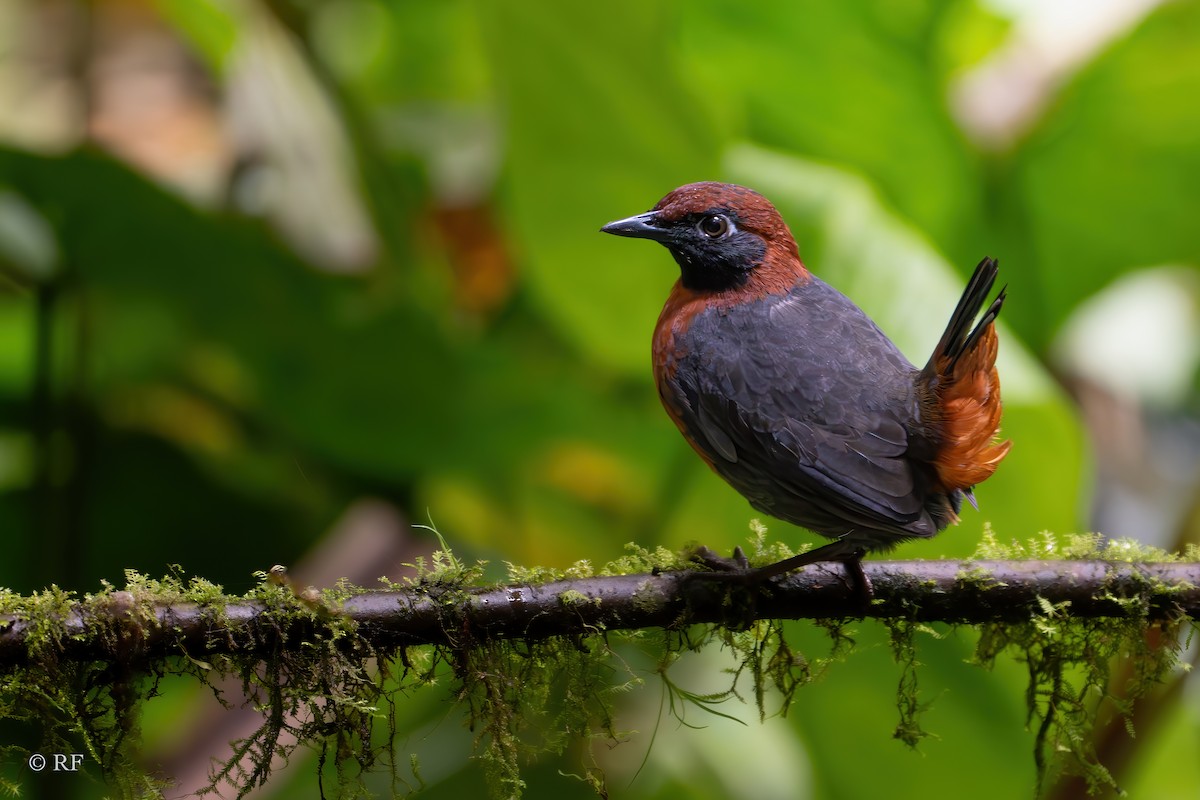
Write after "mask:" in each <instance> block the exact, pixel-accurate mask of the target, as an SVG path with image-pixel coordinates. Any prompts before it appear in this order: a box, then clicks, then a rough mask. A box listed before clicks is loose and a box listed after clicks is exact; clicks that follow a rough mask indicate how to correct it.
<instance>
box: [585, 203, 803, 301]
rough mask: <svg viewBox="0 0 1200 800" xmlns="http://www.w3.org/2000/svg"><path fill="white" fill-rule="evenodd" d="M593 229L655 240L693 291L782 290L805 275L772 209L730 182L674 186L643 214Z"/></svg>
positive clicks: (778, 218) (788, 232) (769, 204)
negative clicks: (677, 264) (668, 253)
mask: <svg viewBox="0 0 1200 800" xmlns="http://www.w3.org/2000/svg"><path fill="white" fill-rule="evenodd" d="M600 230H601V231H603V232H604V233H611V234H614V235H616V236H631V237H634V238H638V239H653V240H654V241H656V242H658V243H660V244H662V245H663V246H664V247H666V248H667V249H668V250H670V251H671V255H673V256H675V260H676V261H677V262H679V272H680V282H681V283H682V284H683V286H684V287H685V288H687V289H690V290H692V291H694V292H701V293H704V292H711V293H721V292H726V291H730V290H738V289H741V290H744V291H746V292H750V293H766V292H773V291H786V290H787V289H788V288H790V287H791V285H792V284H793V283H795V282H796V280H797V279H799V278H801V277H803V276H805V275H807V274H808V273H807V271H806V270H805V269H804V266H803V264H801V263H800V256H799V253H798V252H797V250H796V241H795V239H793V238H792V234H791V231H789V230H788V227H787V225H786V224H784V221H783V218H782V217H780V216H779V212H778V211H776V210H775V206H773V205H771V203H770V201H768V200H767V199H766V198H765V197H763V196H762V195H760V194H759V193H758V192H754V191H751V190H750V189H747V188H745V187H743V186H737V185H735V184H732V183H716V182H712V181H706V182H703V183H689V184H687V185H686V186H680V187H679V188H678V189H676V190H674V191H673V192H671V193H670V194H668V195H667V196H666V197H664V198H663V199H662V200H659V201H658V204H657V205H655V206H654V208H653V209H651V210H650V211H647V212H646V213H645V214H638V215H637V216H633V217H628V218H626V219H619V220H617V221H616V222H610V223H608V224H607V225H605V226H604V227H603V228H601V229H600Z"/></svg>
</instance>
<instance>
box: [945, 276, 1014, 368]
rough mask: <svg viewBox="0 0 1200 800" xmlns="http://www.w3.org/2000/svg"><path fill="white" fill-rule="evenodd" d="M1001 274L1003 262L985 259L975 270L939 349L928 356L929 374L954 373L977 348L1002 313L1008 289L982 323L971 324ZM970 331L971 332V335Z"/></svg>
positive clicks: (987, 312)
mask: <svg viewBox="0 0 1200 800" xmlns="http://www.w3.org/2000/svg"><path fill="white" fill-rule="evenodd" d="M999 272H1000V263H999V262H998V261H996V259H994V258H984V259H983V261H980V262H979V266H977V267H975V274H974V275H972V276H971V280H970V281H969V282H968V283H967V288H966V289H965V290H964V291H963V295H962V298H961V299H959V301H958V306H957V307H956V308H955V309H954V314H953V315H952V316H951V317H950V322H949V323H948V324H947V325H946V332H945V333H943V334H942V338H941V339H940V340H939V341H938V343H937V347H935V348H933V355H931V356H930V357H929V363H928V364H926V365H925V370H924V371H925V372H926V373H928V374H930V375H931V376H932V375H934V374H936V373H938V372H942V373H946V372H950V371H952V370H953V369H954V365H955V364H956V363H957V362H958V359H959V358H960V357H961V356H962V354H963V353H969V352H971V348H973V347H974V346H975V342H976V341H978V339H979V336H980V335H981V334H982V333H983V332H984V331H985V330H987V326H988V325H990V324H992V322H993V321H994V320H995V319H996V316H997V315H998V314H999V313H1000V307H1001V306H1003V305H1004V298H1005V295H1006V293H1007V292H1008V287H1007V286H1006V287H1004V288H1003V289H1001V290H1000V294H998V295H996V299H995V300H993V301H992V304H991V305H990V306H988V309H987V311H985V312H984V314H983V317H982V318H981V319H980V320H979V323H978V324H977V325H976V326H975V327H974V328H971V323H972V322H974V321H975V317H977V316H978V315H979V310H980V309H981V308H983V304H984V302H985V301H986V300H987V296H988V294H989V293H990V292H991V291H992V285H993V284H995V282H996V276H997V275H998V274H999ZM968 331H970V332H969V333H968Z"/></svg>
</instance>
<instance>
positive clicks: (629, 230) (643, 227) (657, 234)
mask: <svg viewBox="0 0 1200 800" xmlns="http://www.w3.org/2000/svg"><path fill="white" fill-rule="evenodd" d="M658 221H659V220H658V215H657V214H655V213H654V212H653V211H647V212H646V213H645V214H638V215H637V216H636V217H626V218H625V219H619V220H617V221H616V222H610V223H608V224H607V225H605V226H604V227H603V228H601V229H600V232H601V233H611V234H612V235H614V236H629V237H631V238H634V239H653V240H654V241H656V242H665V241H667V240H668V239H670V238H671V236H672V232H671V229H670V228H662V227H659V225H658Z"/></svg>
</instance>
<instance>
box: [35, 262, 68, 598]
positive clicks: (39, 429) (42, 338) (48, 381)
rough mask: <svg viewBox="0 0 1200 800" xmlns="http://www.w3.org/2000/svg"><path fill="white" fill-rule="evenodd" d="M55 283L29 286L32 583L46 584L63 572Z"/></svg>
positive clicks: (41, 585) (57, 578)
mask: <svg viewBox="0 0 1200 800" xmlns="http://www.w3.org/2000/svg"><path fill="white" fill-rule="evenodd" d="M58 300H59V287H58V284H57V283H55V282H49V283H45V284H41V285H38V286H37V287H36V288H35V289H34V317H33V326H34V328H33V376H32V382H31V386H30V392H29V406H30V407H29V419H30V430H31V431H32V433H33V514H32V518H33V530H32V535H33V537H34V539H33V540H34V543H35V545H36V547H35V548H34V551H35V552H37V553H38V554H39V558H37V559H35V560H34V569H33V575H32V576H31V578H32V582H33V585H34V586H36V587H44V586H49V585H50V584H51V583H54V582H55V580H59V579H60V578H59V577H58V576H59V575H61V573H62V569H61V561H62V558H63V554H64V549H63V547H64V544H65V543H64V541H63V536H62V515H61V514H60V513H59V512H60V504H59V491H58V486H57V483H56V480H55V467H56V463H55V462H56V461H57V459H56V455H55V452H54V450H55V431H56V430H57V428H58V419H57V417H58V414H57V408H56V404H55V401H54V350H55V335H54V328H55V316H56V310H57V308H58V304H59V303H58Z"/></svg>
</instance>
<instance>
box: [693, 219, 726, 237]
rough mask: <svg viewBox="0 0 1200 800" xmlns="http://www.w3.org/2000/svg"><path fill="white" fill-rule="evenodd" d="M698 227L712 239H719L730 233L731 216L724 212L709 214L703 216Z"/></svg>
mask: <svg viewBox="0 0 1200 800" xmlns="http://www.w3.org/2000/svg"><path fill="white" fill-rule="evenodd" d="M696 227H697V228H699V229H700V232H701V233H703V234H704V235H705V236H707V237H709V238H710V239H719V238H721V237H722V236H724V235H725V234H727V233H729V229H730V228H731V227H732V226H731V225H730V224H729V217H727V216H725V215H724V214H709V215H708V216H707V217H704V218H702V219H701V220H700V222H699V224H697V225H696Z"/></svg>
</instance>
